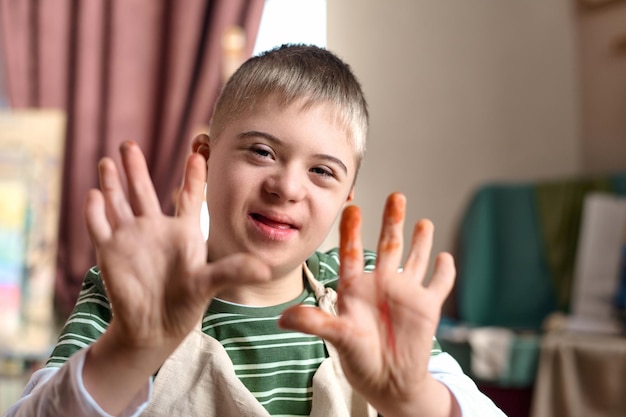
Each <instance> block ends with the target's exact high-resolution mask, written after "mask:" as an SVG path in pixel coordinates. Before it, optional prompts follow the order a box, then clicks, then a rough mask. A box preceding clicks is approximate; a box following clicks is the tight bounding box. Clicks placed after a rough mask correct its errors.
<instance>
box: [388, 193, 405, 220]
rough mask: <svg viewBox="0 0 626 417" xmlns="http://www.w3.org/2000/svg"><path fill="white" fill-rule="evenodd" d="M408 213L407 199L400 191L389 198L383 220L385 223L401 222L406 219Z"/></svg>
mask: <svg viewBox="0 0 626 417" xmlns="http://www.w3.org/2000/svg"><path fill="white" fill-rule="evenodd" d="M405 213H406V200H405V198H404V196H403V195H402V194H400V193H393V194H391V195H390V196H389V198H387V204H385V214H384V216H385V217H384V219H383V221H384V222H385V223H387V222H389V223H400V222H401V221H402V220H404V215H405Z"/></svg>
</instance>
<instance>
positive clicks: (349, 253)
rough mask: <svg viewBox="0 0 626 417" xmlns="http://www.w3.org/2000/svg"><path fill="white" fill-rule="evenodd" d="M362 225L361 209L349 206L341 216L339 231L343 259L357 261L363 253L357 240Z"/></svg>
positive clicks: (340, 251)
mask: <svg viewBox="0 0 626 417" xmlns="http://www.w3.org/2000/svg"><path fill="white" fill-rule="evenodd" d="M360 227H361V211H360V210H359V208H358V207H356V206H350V207H347V208H346V209H345V210H344V211H343V215H342V216H341V224H340V225H339V231H340V236H341V242H340V245H339V256H340V257H341V260H342V261H350V262H356V261H358V260H359V258H360V256H361V253H360V251H359V250H358V247H357V245H355V242H358V240H359V232H360Z"/></svg>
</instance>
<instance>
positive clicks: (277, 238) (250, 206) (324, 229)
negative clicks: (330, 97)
mask: <svg viewBox="0 0 626 417" xmlns="http://www.w3.org/2000/svg"><path fill="white" fill-rule="evenodd" d="M331 109H332V107H331V105H330V104H319V105H315V106H313V107H311V108H307V109H302V108H301V103H300V102H296V103H294V104H292V105H290V106H287V107H284V108H282V107H281V106H279V105H278V102H277V100H275V99H273V98H270V99H268V100H264V101H262V102H259V103H258V104H257V106H256V107H255V109H254V110H253V111H252V112H250V113H249V114H247V115H245V116H243V117H241V118H239V119H237V120H235V121H234V122H232V123H231V124H229V125H228V126H226V128H225V129H224V130H223V132H222V133H221V134H220V135H219V137H216V138H212V139H211V140H210V142H209V143H208V144H206V146H202V145H201V146H199V147H198V146H196V145H194V147H195V148H196V149H198V148H199V149H200V151H201V152H202V153H204V154H205V156H207V155H208V162H207V165H208V171H207V204H208V208H209V213H210V228H209V239H208V249H209V257H210V258H211V259H217V258H220V257H222V256H225V255H229V254H233V253H236V252H247V253H251V254H253V255H256V256H258V257H259V258H260V259H262V260H263V261H265V262H266V263H267V264H269V266H270V267H271V268H272V271H273V274H274V275H275V276H281V275H284V274H288V273H290V272H293V271H294V270H296V269H299V268H300V265H301V263H302V262H303V261H304V260H306V259H307V258H308V257H309V256H310V255H311V254H312V253H313V252H314V251H315V250H316V249H317V248H318V247H319V245H320V244H321V243H322V242H323V241H324V239H325V238H326V235H327V234H328V232H329V230H330V228H331V226H332V224H333V222H334V221H335V219H336V217H337V216H338V214H339V213H340V211H341V209H342V208H343V207H344V206H345V204H346V203H347V202H349V201H350V200H351V199H352V195H353V182H354V178H355V174H356V173H355V170H356V162H355V153H354V150H353V148H352V146H351V145H350V143H349V141H348V137H347V135H346V132H345V130H344V129H343V128H341V127H340V126H339V125H338V124H337V123H336V122H335V119H334V118H333V114H332V112H331Z"/></svg>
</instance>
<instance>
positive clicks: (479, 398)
mask: <svg viewBox="0 0 626 417" xmlns="http://www.w3.org/2000/svg"><path fill="white" fill-rule="evenodd" d="M428 370H429V371H430V373H431V375H432V376H433V377H434V378H435V379H436V380H438V381H440V382H442V383H443V384H444V385H445V386H446V387H448V389H449V390H450V392H452V395H454V397H455V398H456V400H457V402H458V403H459V406H460V407H461V415H462V416H463V417H506V415H505V414H504V413H503V412H502V410H500V409H499V408H498V407H497V406H496V405H495V404H494V403H493V401H491V399H489V397H487V396H486V395H485V394H483V393H482V392H480V390H479V389H478V387H477V386H476V384H475V383H474V381H472V379H471V378H470V377H468V376H467V375H465V374H464V373H463V370H462V369H461V366H460V365H459V364H458V363H457V361H456V360H455V359H454V358H453V357H452V356H450V355H449V354H448V353H445V352H444V353H440V354H438V355H433V356H431V357H430V361H429V363H428Z"/></svg>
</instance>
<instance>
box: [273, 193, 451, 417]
mask: <svg viewBox="0 0 626 417" xmlns="http://www.w3.org/2000/svg"><path fill="white" fill-rule="evenodd" d="M405 207H406V201H405V198H404V196H402V195H401V194H397V193H395V194H392V195H391V196H390V197H389V198H388V200H387V204H386V206H385V212H384V215H383V226H382V230H381V235H380V240H379V244H378V258H377V262H376V269H375V271H374V272H373V273H367V272H363V248H362V243H361V236H360V228H361V215H360V211H359V209H358V208H357V207H355V206H350V207H347V208H346V209H345V210H344V213H343V215H342V219H341V225H340V232H341V243H340V260H341V265H340V280H339V288H338V315H337V316H336V317H335V316H332V315H330V314H327V313H325V312H323V311H321V310H319V309H310V308H298V307H296V308H293V309H290V310H288V311H286V312H285V313H284V315H283V318H282V321H281V323H282V324H283V325H284V326H286V327H291V328H293V329H296V330H299V331H303V332H307V333H311V334H316V335H318V336H320V337H322V338H324V339H326V340H327V341H329V342H330V343H331V344H332V345H333V346H335V348H336V349H337V352H338V353H339V357H340V359H341V364H342V367H343V370H344V373H345V374H346V377H347V379H348V380H349V381H350V383H351V384H352V386H353V387H354V388H355V389H357V390H358V391H359V392H361V394H362V395H364V397H365V398H366V399H367V400H368V401H369V402H370V403H371V404H372V405H373V406H374V407H376V408H377V409H378V410H379V411H380V412H382V413H383V414H385V415H389V416H391V415H396V414H397V415H402V414H404V413H403V412H404V411H406V410H409V409H411V408H412V407H413V406H414V403H415V402H416V401H419V399H420V398H421V397H420V396H423V394H424V392H425V390H424V388H425V386H426V385H428V384H432V382H433V380H432V378H431V377H430V376H429V374H428V361H429V358H430V354H431V349H432V346H433V336H434V334H435V330H436V327H437V323H438V321H439V316H440V312H441V306H442V304H443V301H444V300H445V298H446V296H447V295H448V293H449V291H450V289H451V288H452V284H453V281H454V274H455V270H454V262H453V259H452V257H451V256H450V255H449V254H445V253H443V254H440V255H439V256H438V257H437V259H436V262H435V268H434V274H433V276H432V278H431V279H430V281H429V282H428V284H427V285H425V283H424V278H425V275H426V272H427V269H428V265H429V260H430V252H431V248H432V237H433V226H432V223H431V222H429V221H427V220H422V221H420V222H418V223H417V224H416V226H415V230H414V233H413V239H412V242H411V248H410V251H409V255H408V257H407V259H406V261H405V263H404V267H403V269H402V270H401V271H400V270H399V266H400V263H401V260H402V259H401V258H402V252H403V237H402V235H403V232H402V229H403V224H404V215H405ZM385 411H388V412H385ZM412 411H415V410H414V409H413V410H412Z"/></svg>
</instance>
